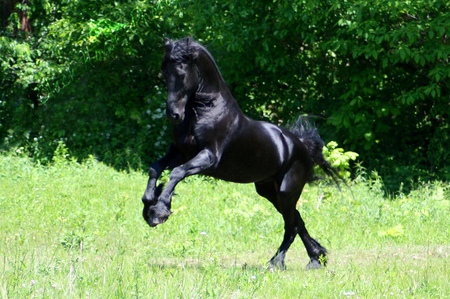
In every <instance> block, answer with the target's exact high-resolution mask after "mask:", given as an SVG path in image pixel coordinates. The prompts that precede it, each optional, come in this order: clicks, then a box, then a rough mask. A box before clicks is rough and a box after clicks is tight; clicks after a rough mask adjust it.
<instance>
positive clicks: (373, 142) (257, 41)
mask: <svg viewBox="0 0 450 299" xmlns="http://www.w3.org/2000/svg"><path fill="white" fill-rule="evenodd" d="M20 11H26V12H27V14H28V17H29V19H30V23H31V28H32V30H31V32H21V31H20V19H19V14H18V12H20ZM2 24H3V25H2V26H3V27H2V28H0V32H1V34H0V50H1V52H2V55H1V57H0V83H1V84H0V142H1V143H2V145H3V147H5V148H11V147H13V148H14V147H16V148H17V147H23V148H24V149H25V150H26V151H28V152H29V154H30V155H31V156H33V157H34V158H36V159H37V160H40V161H44V162H45V161H47V162H48V161H51V157H52V155H53V153H54V150H55V148H56V147H57V145H58V143H59V142H60V141H63V142H64V143H65V144H66V145H67V146H68V147H69V148H70V150H71V152H72V153H73V154H74V155H75V156H76V157H77V158H78V159H80V160H82V159H85V158H86V157H88V156H89V155H91V154H93V155H95V156H97V157H98V158H99V159H100V160H103V161H105V162H107V163H108V164H111V165H114V166H115V167H117V168H120V169H128V168H139V167H142V165H148V163H149V162H150V161H151V160H154V159H156V158H157V157H159V156H160V155H161V154H162V152H164V150H165V148H166V147H167V143H168V140H169V138H170V136H169V134H168V132H167V131H168V128H167V124H166V122H165V121H164V117H163V114H164V113H163V110H164V100H165V94H164V82H163V81H162V80H161V79H160V78H159V77H158V74H159V69H160V61H161V58H162V44H163V37H171V38H179V37H183V36H186V35H193V36H194V37H195V38H197V39H199V40H200V41H201V42H202V43H204V44H205V45H206V46H207V47H208V48H209V49H210V50H211V52H212V54H213V55H214V57H215V58H216V59H217V62H218V65H219V67H220V69H221V71H222V72H223V74H224V77H225V79H226V81H227V82H228V84H229V85H230V87H231V89H232V90H233V93H234V94H235V95H236V98H237V99H238V101H239V104H240V105H241V107H242V108H243V109H244V111H245V112H246V113H247V114H249V115H250V116H252V117H254V118H257V119H262V118H263V119H267V120H271V121H273V122H275V123H278V124H287V123H289V122H290V121H291V120H292V119H296V118H297V116H298V115H299V114H310V115H316V116H321V117H322V118H323V119H325V121H324V122H323V123H321V124H320V131H321V134H322V136H324V138H325V139H326V140H336V141H337V142H338V143H339V144H340V145H342V147H344V148H345V149H346V150H350V151H353V152H357V153H358V154H359V155H360V159H361V160H362V161H363V162H364V164H365V165H366V167H368V169H370V170H376V171H378V172H379V173H380V174H381V175H382V176H383V178H384V179H385V183H386V186H387V188H388V189H391V190H396V189H398V187H399V186H400V184H401V183H402V182H403V183H405V184H406V185H409V184H410V182H414V181H419V180H421V181H426V180H429V179H435V178H440V179H443V180H448V179H449V178H450V168H449V166H448V165H447V164H448V163H446V161H448V159H449V158H450V156H449V155H450V154H449V152H448V150H446V149H447V148H448V147H449V146H450V139H449V138H450V137H449V136H448V134H447V132H448V131H449V129H450V127H449V126H450V125H449V124H450V121H449V115H450V107H449V105H448V100H449V97H450V92H449V89H450V86H449V82H450V78H449V77H450V66H449V61H448V57H450V46H449V37H448V34H449V32H448V28H450V7H449V4H448V3H447V2H444V1H434V0H420V1H406V2H405V1H400V0H381V1H377V2H376V3H374V2H373V1H367V0H358V1H342V0H340V1H319V0H310V1H259V2H258V3H247V2H245V1H236V0H226V1H218V0H213V1H209V0H208V1H205V0H196V1H192V0H187V1H142V0H130V1H101V2H98V1H97V2H92V1H91V2H89V1H63V2H58V3H54V2H51V1H48V0H39V1H28V4H27V5H25V4H20V5H18V6H17V7H16V9H15V11H14V12H13V13H12V14H11V15H10V16H9V19H8V20H7V21H5V22H3V23H2ZM406 185H405V186H404V188H409V187H408V186H406Z"/></svg>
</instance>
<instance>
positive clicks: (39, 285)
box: [0, 155, 450, 298]
mask: <svg viewBox="0 0 450 299" xmlns="http://www.w3.org/2000/svg"><path fill="white" fill-rule="evenodd" d="M146 181H147V178H146V175H144V174H142V173H121V172H117V171H115V170H113V169H111V168H108V167H107V166H105V165H103V164H101V163H97V162H95V161H94V160H88V161H86V162H85V163H82V164H78V163H75V162H67V161H65V160H64V159H57V160H56V162H55V163H54V165H53V166H40V165H35V164H33V163H32V162H31V161H29V160H28V159H26V158H23V157H16V156H12V155H4V156H0V240H1V241H0V296H1V298H449V296H450V295H449V294H450V283H449V282H448V281H449V274H450V263H449V258H450V235H449V233H450V231H449V228H450V217H449V215H450V213H449V212H450V200H449V198H450V187H449V185H448V184H447V185H446V184H443V183H433V184H422V185H419V186H418V187H417V189H416V190H415V191H413V192H411V193H410V194H398V195H397V196H396V197H395V198H391V199H386V198H384V197H383V192H382V184H381V181H380V179H379V178H376V177H375V178H373V177H372V178H370V176H364V175H363V176H360V177H359V178H358V179H357V180H356V182H354V183H352V184H351V190H352V193H353V194H351V193H350V192H349V190H348V189H347V188H343V189H344V190H343V191H342V193H340V192H339V191H338V190H337V189H336V188H334V187H331V186H326V185H320V184H319V185H314V186H308V187H307V188H306V189H305V191H304V193H303V195H302V198H301V199H300V201H299V204H298V209H299V211H300V212H301V214H302V216H303V218H304V220H305V222H306V224H307V227H308V229H309V231H310V233H311V235H312V236H313V237H315V238H316V239H317V240H318V241H320V242H321V243H322V245H324V246H325V247H327V249H328V250H329V264H328V267H326V268H323V269H319V270H305V266H306V264H307V262H308V257H307V254H306V252H305V249H304V247H303V244H302V243H301V241H300V239H298V240H296V242H294V244H293V246H292V247H291V249H290V251H289V252H288V254H287V258H286V265H287V270H286V271H275V272H270V271H268V270H266V268H265V266H266V262H267V261H268V260H269V259H270V257H272V255H273V254H274V253H275V251H276V249H277V248H278V246H279V244H280V242H281V239H282V235H283V224H282V221H281V217H280V215H279V214H277V212H276V211H275V209H274V208H273V207H272V206H271V205H270V203H269V202H267V201H266V200H265V199H263V198H260V197H258V196H257V194H256V192H255V191H254V189H253V186H252V185H237V184H230V183H225V182H221V181H214V180H211V179H207V178H203V177H192V178H189V179H187V180H186V181H185V182H182V183H181V184H180V185H179V186H178V188H177V190H176V192H177V195H176V196H174V201H173V205H172V210H173V211H174V214H173V215H172V216H171V217H170V218H169V220H168V221H167V222H166V223H164V224H163V225H160V226H158V227H157V228H154V229H151V228H150V227H148V226H147V225H146V224H145V222H144V221H143V219H142V217H141V208H142V204H141V201H140V198H141V196H142V193H143V191H144V188H145V185H146Z"/></svg>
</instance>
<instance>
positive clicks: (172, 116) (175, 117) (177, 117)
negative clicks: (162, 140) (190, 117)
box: [167, 112, 181, 123]
mask: <svg viewBox="0 0 450 299" xmlns="http://www.w3.org/2000/svg"><path fill="white" fill-rule="evenodd" d="M167 116H168V118H169V119H170V120H171V121H172V122H175V123H177V122H179V121H180V119H181V116H180V114H178V113H176V112H170V113H167Z"/></svg>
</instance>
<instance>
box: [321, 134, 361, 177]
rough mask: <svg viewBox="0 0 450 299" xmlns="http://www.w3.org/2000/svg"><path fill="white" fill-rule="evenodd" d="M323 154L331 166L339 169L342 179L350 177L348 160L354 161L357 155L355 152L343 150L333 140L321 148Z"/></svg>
mask: <svg viewBox="0 0 450 299" xmlns="http://www.w3.org/2000/svg"><path fill="white" fill-rule="evenodd" d="M323 155H324V157H325V159H326V160H327V161H329V162H330V163H331V166H333V167H334V168H336V169H337V170H338V171H339V174H340V176H341V177H342V178H344V179H349V178H350V175H351V172H350V170H351V169H350V161H355V160H356V158H358V156H359V155H358V154H357V153H355V152H351V151H344V149H343V148H340V147H338V144H337V142H335V141H330V142H328V143H327V145H326V146H325V147H324V148H323Z"/></svg>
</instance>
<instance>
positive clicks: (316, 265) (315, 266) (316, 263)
mask: <svg viewBox="0 0 450 299" xmlns="http://www.w3.org/2000/svg"><path fill="white" fill-rule="evenodd" d="M323 267H325V263H321V262H319V261H318V260H311V261H310V262H309V263H308V265H306V269H307V270H313V269H320V268H323Z"/></svg>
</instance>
